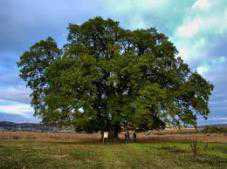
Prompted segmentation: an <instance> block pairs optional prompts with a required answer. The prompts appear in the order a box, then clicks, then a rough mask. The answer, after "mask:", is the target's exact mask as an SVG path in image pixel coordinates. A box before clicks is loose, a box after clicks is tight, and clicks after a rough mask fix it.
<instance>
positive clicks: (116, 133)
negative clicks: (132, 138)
mask: <svg viewBox="0 0 227 169" xmlns="http://www.w3.org/2000/svg"><path fill="white" fill-rule="evenodd" d="M119 132H120V126H119V125H114V126H113V135H112V136H113V140H114V141H118V140H119Z"/></svg>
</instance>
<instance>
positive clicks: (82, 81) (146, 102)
mask: <svg viewBox="0 0 227 169" xmlns="http://www.w3.org/2000/svg"><path fill="white" fill-rule="evenodd" d="M68 29H69V35H68V43H67V44H66V45H65V46H64V48H63V49H62V51H63V52H62V53H61V55H59V54H60V50H59V49H58V48H57V45H56V44H55V42H54V41H53V40H52V39H51V40H50V39H47V40H46V41H41V42H39V43H37V44H36V45H35V46H33V47H32V48H31V49H30V51H28V52H25V53H24V54H23V55H22V57H21V59H20V62H19V63H18V65H19V68H20V72H21V77H22V78H23V79H24V80H25V81H27V84H28V86H29V87H30V88H31V89H32V91H33V95H32V96H33V105H34V107H35V108H36V110H39V111H38V112H39V113H38V115H39V116H40V117H41V118H42V119H43V121H44V122H47V123H57V124H61V125H74V126H75V128H76V129H77V130H85V131H90V132H92V131H99V130H101V131H104V130H108V131H113V132H114V133H115V134H114V135H115V136H117V134H118V132H119V130H120V128H121V127H131V128H137V129H139V130H149V129H154V128H164V127H165V125H166V123H172V124H174V125H182V124H184V125H196V119H197V116H198V115H201V116H203V117H205V118H206V117H207V115H208V114H209V108H208V101H209V96H210V95H211V92H212V89H213V86H212V85H211V84H209V82H207V81H206V80H205V79H204V78H203V77H201V76H200V75H199V74H198V73H196V72H192V71H191V70H190V69H189V67H188V65H187V64H185V63H184V62H183V61H182V59H181V58H178V57H177V50H176V48H175V46H174V45H173V44H172V43H171V42H170V41H169V39H168V38H167V37H166V36H165V35H164V34H162V33H159V32H158V31H157V30H156V29H154V28H150V29H145V30H144V29H140V30H134V31H131V30H125V29H123V28H121V27H120V26H119V23H118V22H116V21H113V20H111V19H107V20H104V19H102V18H101V17H96V18H94V19H90V20H88V21H87V22H85V23H83V24H82V25H77V24H70V25H69V28H68ZM43 44H51V45H46V46H47V47H46V46H45V45H43ZM44 46H45V47H44ZM50 46H51V47H50ZM34 49H35V53H34ZM44 56H45V57H44ZM47 56H48V57H47ZM59 56H60V57H59ZM44 58H45V59H44ZM40 65H41V66H40ZM30 69H31V70H32V73H30ZM40 71H41V72H40ZM40 78H41V79H40ZM34 84H36V85H34ZM41 84H43V85H41ZM37 91H39V92H37ZM37 97H38V99H37ZM34 100H35V101H34ZM40 107H44V108H43V109H41V108H40Z"/></svg>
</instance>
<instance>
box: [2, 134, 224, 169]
mask: <svg viewBox="0 0 227 169" xmlns="http://www.w3.org/2000/svg"><path fill="white" fill-rule="evenodd" d="M121 138H123V134H121ZM99 139H100V134H76V133H75V134H72V133H38V132H0V169H74V168H75V169H89V168H91V169H93V168H94V169H105V168H107V169H166V168H169V169H201V168H203V169H227V136H225V135H224V134H208V135H205V134H195V133H194V131H189V132H185V131H184V132H182V131H176V130H173V131H167V130H166V131H162V132H153V134H150V135H147V136H146V135H144V133H141V134H139V135H138V142H137V143H130V144H127V145H126V144H124V143H118V144H116V143H114V144H110V143H106V144H102V143H100V140H99ZM192 139H198V140H199V143H198V156H196V157H194V156H193V154H192V150H191V142H190V140H192ZM207 142H209V143H208V144H207Z"/></svg>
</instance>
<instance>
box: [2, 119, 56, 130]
mask: <svg viewBox="0 0 227 169" xmlns="http://www.w3.org/2000/svg"><path fill="white" fill-rule="evenodd" d="M0 130H4V131H55V130H56V127H50V126H46V125H43V124H40V123H14V122H10V121H0Z"/></svg>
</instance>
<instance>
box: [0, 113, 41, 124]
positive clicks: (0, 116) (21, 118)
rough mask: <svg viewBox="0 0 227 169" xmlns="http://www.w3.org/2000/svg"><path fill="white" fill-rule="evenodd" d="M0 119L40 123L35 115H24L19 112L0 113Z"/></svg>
mask: <svg viewBox="0 0 227 169" xmlns="http://www.w3.org/2000/svg"><path fill="white" fill-rule="evenodd" d="M0 121H10V122H14V123H39V121H38V120H37V119H35V117H30V118H28V117H24V116H22V115H17V114H7V113H0Z"/></svg>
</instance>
